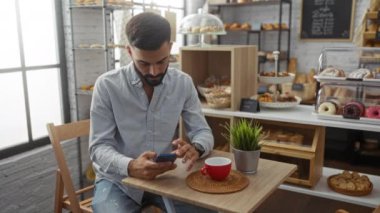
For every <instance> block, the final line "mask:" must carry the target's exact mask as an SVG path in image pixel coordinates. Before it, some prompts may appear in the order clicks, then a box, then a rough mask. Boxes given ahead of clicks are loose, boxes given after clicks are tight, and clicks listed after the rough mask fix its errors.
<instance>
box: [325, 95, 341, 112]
mask: <svg viewBox="0 0 380 213" xmlns="http://www.w3.org/2000/svg"><path fill="white" fill-rule="evenodd" d="M327 100H328V102H331V103H333V104H334V105H335V107H336V112H335V114H336V115H341V114H342V111H343V107H342V104H341V102H340V101H339V99H335V98H330V99H327Z"/></svg>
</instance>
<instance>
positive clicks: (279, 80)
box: [259, 73, 294, 84]
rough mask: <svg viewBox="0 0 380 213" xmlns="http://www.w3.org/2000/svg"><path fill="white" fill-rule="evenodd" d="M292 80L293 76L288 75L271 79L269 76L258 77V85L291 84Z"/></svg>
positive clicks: (291, 74)
mask: <svg viewBox="0 0 380 213" xmlns="http://www.w3.org/2000/svg"><path fill="white" fill-rule="evenodd" d="M293 80H294V74H293V73H289V76H283V77H271V76H259V81H260V83H265V84H282V83H287V82H293Z"/></svg>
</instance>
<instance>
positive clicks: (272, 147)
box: [258, 120, 325, 187]
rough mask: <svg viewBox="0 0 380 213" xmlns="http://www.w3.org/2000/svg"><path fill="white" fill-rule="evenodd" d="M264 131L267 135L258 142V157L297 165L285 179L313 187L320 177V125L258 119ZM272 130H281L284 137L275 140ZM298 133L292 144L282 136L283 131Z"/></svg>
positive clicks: (321, 142)
mask: <svg viewBox="0 0 380 213" xmlns="http://www.w3.org/2000/svg"><path fill="white" fill-rule="evenodd" d="M258 121H259V122H260V124H261V125H263V127H264V130H265V131H269V132H270V133H271V135H270V136H269V137H268V139H267V140H265V141H264V143H263V145H262V149H261V151H262V155H261V157H262V158H266V159H270V160H277V161H282V162H286V163H292V164H296V165H297V171H295V172H294V173H293V174H292V175H291V176H290V177H289V178H287V179H286V182H288V183H292V184H297V185H302V186H307V187H313V186H315V184H316V183H317V182H318V180H319V178H320V177H321V176H322V168H323V156H324V144H325V128H324V127H321V126H313V125H304V124H302V125H301V124H294V123H286V122H273V121H265V120H258ZM276 131H281V132H283V136H285V138H284V139H281V140H279V139H278V138H276V135H273V134H274V133H275V132H276ZM294 133H296V134H297V135H298V136H302V140H301V143H298V144H296V143H294V142H291V141H289V140H290V139H291V138H290V137H289V138H288V139H286V137H287V136H286V134H294Z"/></svg>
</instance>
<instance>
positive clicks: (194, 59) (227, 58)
mask: <svg viewBox="0 0 380 213" xmlns="http://www.w3.org/2000/svg"><path fill="white" fill-rule="evenodd" d="M180 51H181V70H182V71H184V72H185V73H187V74H189V75H190V76H191V77H192V78H193V81H194V85H195V86H197V85H200V84H202V83H204V82H205V80H206V79H207V78H209V77H210V76H215V77H217V78H221V77H227V78H228V79H230V82H231V83H230V86H231V106H230V107H229V108H227V109H228V110H239V107H240V101H241V99H242V98H249V97H251V96H252V95H255V94H256V93H257V47H256V46H249V45H217V46H209V47H198V46H197V47H194V46H187V47H183V48H181V50H180ZM203 107H204V108H209V107H208V106H207V103H205V102H203ZM206 119H207V122H208V124H209V125H210V127H211V129H212V130H213V135H214V138H215V145H214V148H215V149H218V150H223V151H229V144H228V141H227V140H226V139H225V138H224V137H222V136H221V133H222V132H223V131H225V130H223V128H222V126H221V125H224V124H226V123H231V122H233V117H232V116H213V115H210V116H206ZM180 124H181V125H180V134H181V136H182V137H183V138H186V137H185V135H186V134H185V130H184V128H183V125H182V122H181V123H180Z"/></svg>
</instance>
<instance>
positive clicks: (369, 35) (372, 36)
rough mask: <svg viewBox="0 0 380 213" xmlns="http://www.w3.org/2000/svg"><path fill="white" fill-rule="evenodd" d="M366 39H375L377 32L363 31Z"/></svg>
mask: <svg viewBox="0 0 380 213" xmlns="http://www.w3.org/2000/svg"><path fill="white" fill-rule="evenodd" d="M363 38H364V39H375V38H376V32H373V31H370V32H364V33H363Z"/></svg>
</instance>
